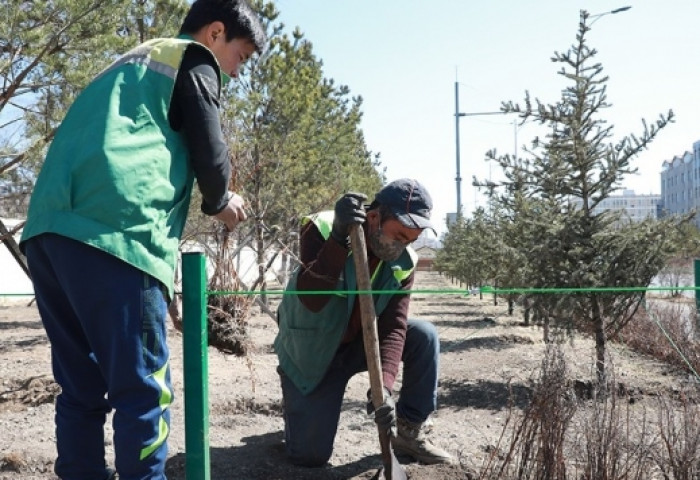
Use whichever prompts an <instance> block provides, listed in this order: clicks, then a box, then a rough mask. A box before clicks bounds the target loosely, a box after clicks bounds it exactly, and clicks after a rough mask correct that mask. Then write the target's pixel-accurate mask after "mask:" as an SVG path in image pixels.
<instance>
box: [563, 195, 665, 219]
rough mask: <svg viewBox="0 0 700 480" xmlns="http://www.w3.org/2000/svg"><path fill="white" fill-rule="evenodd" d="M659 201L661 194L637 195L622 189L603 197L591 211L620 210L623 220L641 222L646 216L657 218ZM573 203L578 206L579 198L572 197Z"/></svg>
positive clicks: (597, 212) (598, 212)
mask: <svg viewBox="0 0 700 480" xmlns="http://www.w3.org/2000/svg"><path fill="white" fill-rule="evenodd" d="M660 203H661V195H656V194H647V195H638V194H636V193H634V190H623V192H622V194H620V195H610V196H609V197H608V198H605V199H603V200H602V201H601V202H600V203H599V204H598V205H596V207H595V208H594V209H593V213H594V214H600V213H602V212H606V211H613V212H621V213H622V220H623V221H628V222H641V221H642V220H645V219H647V218H658V217H659V205H660ZM573 204H574V205H579V206H580V205H581V201H580V199H574V200H573Z"/></svg>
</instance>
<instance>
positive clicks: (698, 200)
mask: <svg viewBox="0 0 700 480" xmlns="http://www.w3.org/2000/svg"><path fill="white" fill-rule="evenodd" d="M699 206H700V140H698V141H697V142H695V143H693V151H692V152H685V153H684V154H683V155H680V156H675V157H673V159H672V160H667V161H664V162H663V164H662V166H661V212H662V213H661V214H662V216H663V215H674V214H683V213H688V212H690V211H692V210H695V209H698V207H699ZM695 224H696V225H697V226H698V227H700V218H696V219H695Z"/></svg>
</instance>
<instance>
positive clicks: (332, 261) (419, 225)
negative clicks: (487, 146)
mask: <svg viewBox="0 0 700 480" xmlns="http://www.w3.org/2000/svg"><path fill="white" fill-rule="evenodd" d="M365 200H366V197H365V195H363V194H358V193H348V194H346V195H344V196H343V197H341V198H340V199H339V200H338V202H337V203H336V204H335V210H334V211H329V212H321V213H318V214H314V215H310V216H308V217H305V218H304V219H303V220H302V228H301V242H300V258H301V262H302V264H301V266H300V267H299V268H298V269H297V271H296V272H295V274H294V276H293V277H292V279H291V280H290V282H289V284H288V285H287V289H288V290H298V291H314V290H316V291H318V290H320V291H332V292H334V293H332V294H329V295H304V294H300V295H285V296H284V298H283V300H282V303H281V304H280V307H279V310H278V319H279V333H278V335H277V338H276V339H275V343H274V346H275V352H276V353H277V356H278V358H279V367H278V369H277V370H278V373H279V375H280V379H281V383H282V395H283V397H284V402H283V405H284V424H285V443H286V449H287V454H288V456H289V458H290V460H291V462H292V463H295V464H297V465H304V466H310V467H314V466H321V465H324V464H325V463H326V462H327V461H328V459H329V458H330V457H331V454H332V452H333V441H334V439H335V434H336V430H337V427H338V419H339V417H340V408H341V404H342V401H343V394H344V392H345V387H346V385H347V383H348V381H349V380H350V378H351V377H352V376H353V375H355V374H356V373H358V372H361V371H366V370H367V363H366V360H365V354H364V345H363V341H362V332H361V320H360V308H359V306H358V305H359V302H358V296H357V295H355V294H348V293H345V292H347V291H353V290H357V282H356V278H355V268H354V260H353V257H352V251H351V250H350V245H349V242H348V229H349V227H350V225H352V224H362V225H363V227H364V232H365V236H366V240H367V242H366V243H367V250H368V251H367V259H368V262H369V271H370V274H371V282H372V290H373V291H376V292H377V293H375V294H374V295H373V299H374V308H375V312H376V314H377V330H378V336H379V352H380V359H381V366H382V380H383V385H384V387H385V390H386V391H385V392H384V404H383V405H381V406H380V407H379V408H377V409H376V410H375V411H374V420H375V422H377V424H378V425H379V426H380V427H381V428H385V429H386V430H388V431H391V433H392V444H393V447H394V450H395V451H396V452H397V453H403V454H407V455H410V456H412V457H413V458H415V459H416V460H418V461H420V462H423V463H428V464H434V463H451V462H452V458H451V457H450V455H449V454H448V453H447V452H445V451H444V450H442V449H440V448H438V447H437V446H435V445H433V444H432V443H431V442H430V441H429V440H428V439H427V437H426V435H425V433H426V428H425V427H426V426H427V424H428V423H429V421H428V417H429V416H430V414H431V413H432V412H433V411H434V410H435V409H436V407H437V405H436V403H437V380H438V361H439V354H440V341H439V339H438V335H437V330H436V329H435V327H434V326H433V325H432V324H431V323H428V322H424V321H418V320H413V319H408V318H407V315H408V307H409V302H410V295H409V294H408V293H407V294H395V293H386V294H382V293H381V291H382V290H388V291H393V292H396V291H397V290H410V289H411V287H412V285H413V279H414V268H415V265H416V254H415V252H414V251H413V250H412V249H411V247H410V246H409V245H410V244H411V243H412V242H414V241H415V240H416V239H417V238H418V236H419V235H420V234H421V233H422V232H423V230H424V229H426V228H429V229H433V227H432V225H431V223H430V212H431V209H432V200H431V198H430V195H429V194H428V191H427V190H426V189H425V187H424V186H423V185H421V184H420V183H418V182H417V181H416V180H412V179H407V178H404V179H400V180H396V181H394V182H391V183H389V184H388V185H386V186H385V187H384V188H382V189H381V190H380V191H379V192H378V193H377V195H376V196H375V199H374V201H373V202H372V203H371V204H370V205H369V206H368V207H366V206H365V205H364V201H365ZM400 362H403V364H404V368H403V384H402V386H401V392H400V396H399V399H398V402H396V403H395V402H394V399H393V396H392V393H391V392H392V391H393V387H394V382H395V380H396V376H397V374H398V370H399V363H400Z"/></svg>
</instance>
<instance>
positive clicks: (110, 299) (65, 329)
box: [25, 234, 172, 480]
mask: <svg viewBox="0 0 700 480" xmlns="http://www.w3.org/2000/svg"><path fill="white" fill-rule="evenodd" d="M25 249H26V254H27V261H28V264H29V269H30V271H31V274H32V281H33V283H34V291H35V294H36V301H37V306H38V308H39V313H40V315H41V320H42V322H43V324H44V328H45V329H46V333H47V335H48V338H49V341H50V343H51V363H52V368H53V375H54V378H55V379H56V382H57V383H58V384H59V385H60V386H61V394H60V395H59V396H58V398H57V400H56V416H55V422H56V448H57V451H58V457H57V459H56V464H55V467H54V470H55V472H56V475H58V476H59V477H60V478H61V479H63V480H99V479H104V478H107V474H108V471H107V467H106V461H105V448H104V441H105V440H104V423H105V421H106V415H107V414H108V413H109V412H110V411H111V410H112V409H114V418H113V426H114V451H115V457H116V468H117V471H118V473H119V478H120V479H121V480H145V479H157V480H161V479H165V474H164V470H165V460H166V456H167V445H166V439H167V436H168V432H169V428H170V427H169V424H170V409H169V406H170V403H171V401H172V387H171V384H170V370H169V362H168V359H169V353H168V347H167V344H166V336H165V335H166V328H165V320H166V313H167V304H166V296H165V294H164V292H163V289H162V286H161V284H160V283H159V282H158V281H157V280H155V279H154V278H153V277H151V276H149V275H146V274H145V273H143V272H142V271H140V270H138V269H137V268H135V267H133V266H131V265H129V264H127V263H125V262H122V261H121V260H119V259H117V258H116V257H114V256H112V255H109V254H107V253H105V252H103V251H101V250H99V249H97V248H93V247H91V246H89V245H86V244H83V243H81V242H77V241H75V240H72V239H69V238H66V237H63V236H59V235H53V234H44V235H40V236H38V237H34V238H31V239H29V240H28V241H27V242H26V245H25Z"/></svg>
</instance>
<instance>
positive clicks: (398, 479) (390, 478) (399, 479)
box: [383, 450, 408, 480]
mask: <svg viewBox="0 0 700 480" xmlns="http://www.w3.org/2000/svg"><path fill="white" fill-rule="evenodd" d="M383 470H384V477H383V478H385V479H386V480H408V476H406V471H405V470H404V469H403V467H402V466H401V464H400V463H399V461H398V460H397V459H396V455H394V451H393V450H392V451H391V468H389V467H388V466H386V467H384V468H383Z"/></svg>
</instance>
